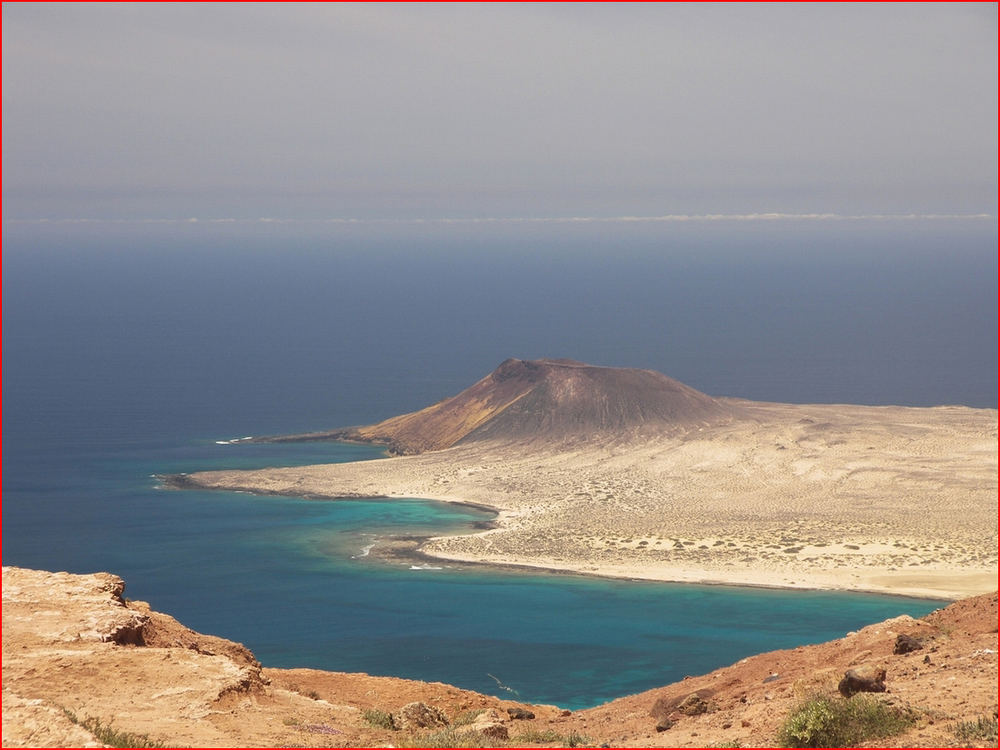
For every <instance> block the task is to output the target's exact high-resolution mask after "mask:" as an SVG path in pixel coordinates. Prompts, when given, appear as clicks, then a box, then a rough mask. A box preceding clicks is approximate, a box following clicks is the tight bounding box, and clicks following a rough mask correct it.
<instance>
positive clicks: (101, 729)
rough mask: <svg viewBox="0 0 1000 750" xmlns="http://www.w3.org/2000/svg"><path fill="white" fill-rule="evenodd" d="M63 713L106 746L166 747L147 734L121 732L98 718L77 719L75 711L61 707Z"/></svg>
mask: <svg viewBox="0 0 1000 750" xmlns="http://www.w3.org/2000/svg"><path fill="white" fill-rule="evenodd" d="M63 713H64V714H66V718H67V719H69V720H70V721H72V722H73V723H74V724H78V725H79V726H81V727H83V728H84V729H86V730H87V731H88V732H90V733H91V734H92V735H94V737H96V738H97V739H98V741H100V742H101V743H102V744H104V745H106V746H108V747H166V745H164V744H163V743H162V742H158V741H157V740H152V739H150V737H149V735H148V734H135V733H134V732H121V731H119V730H117V729H115V728H114V727H112V726H111V725H110V724H104V723H103V722H101V720H100V719H94V718H86V719H79V718H77V715H76V714H75V713H73V712H72V711H70V710H69V709H67V708H64V709H63Z"/></svg>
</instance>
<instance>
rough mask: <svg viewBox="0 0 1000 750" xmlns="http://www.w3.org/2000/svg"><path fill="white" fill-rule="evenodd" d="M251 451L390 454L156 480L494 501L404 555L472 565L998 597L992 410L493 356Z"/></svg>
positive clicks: (310, 493) (260, 490) (303, 492)
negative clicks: (418, 400) (791, 398)
mask: <svg viewBox="0 0 1000 750" xmlns="http://www.w3.org/2000/svg"><path fill="white" fill-rule="evenodd" d="M254 439H255V440H274V441H287V440H299V441H301V440H349V441H360V442H366V443H372V444H376V445H383V446H385V448H386V451H387V457H386V458H384V459H378V460H370V461H361V462H355V463H343V464H326V465H314V466H298V467H288V468H269V469H262V470H255V471H210V472H198V473H191V474H182V475H174V476H171V477H165V478H164V481H165V484H167V485H168V486H172V487H181V488H183V487H199V488H209V489H220V490H241V491H248V492H252V493H257V494H279V495H290V496H298V497H308V498H329V499H336V498H346V497H380V496H381V497H389V498H392V497H419V498H427V499H437V500H443V501H449V502H462V503H472V504H476V505H479V506H485V507H489V508H493V509H495V510H496V512H497V518H496V522H495V524H493V528H489V529H485V530H482V531H480V532H478V533H473V534H466V535H462V536H449V537H436V538H431V539H428V540H426V541H424V542H423V543H422V544H421V545H420V547H419V553H420V554H422V555H427V556H431V557H433V558H437V559H441V560H451V561H461V562H463V563H468V564H488V565H502V566H522V567H532V568H544V569H547V570H558V571H566V572H572V573H580V574H588V575H600V576H613V577H624V578H633V579H646V580H659V581H678V582H697V583H726V584H738V585H759V586H779V587H791V588H795V587H802V588H825V589H843V590H852V591H876V592H884V593H892V594H903V595H911V596H926V597H939V598H951V599H957V598H960V597H963V596H970V595H975V594H982V593H986V592H989V591H993V590H995V589H996V582H997V512H996V498H997V411H996V410H995V409H977V408H970V407H966V406H951V405H946V406H935V407H905V406H863V405H850V404H783V403H765V402H757V401H749V400H745V399H735V398H717V397H711V396H708V395H706V394H704V393H701V392H699V391H697V390H695V389H693V388H690V387H688V386H686V385H684V384H682V383H679V382H678V381H676V380H673V379H671V378H669V377H667V376H665V375H662V374H660V373H657V372H653V371H650V370H639V369H631V368H617V367H600V366H594V365H588V364H584V363H582V362H576V361H573V360H566V359H541V360H533V361H525V360H519V359H508V360H507V361H505V362H503V363H502V364H501V365H500V366H499V367H498V368H497V369H496V370H494V371H493V372H492V373H490V374H488V375H487V376H485V377H484V378H482V379H481V380H479V381H478V382H476V383H475V384H473V385H472V386H470V387H469V388H467V389H465V390H464V391H462V392H461V393H459V394H457V395H455V396H452V397H451V398H447V399H444V400H443V401H440V402H438V403H436V404H433V405H431V406H428V407H427V408H425V409H422V410H420V411H417V412H413V413H410V414H404V415H400V416H397V417H393V418H391V419H387V420H385V421H382V422H379V423H377V424H373V425H367V426H360V427H349V428H343V429H337V430H331V431H329V432H322V433H310V434H305V435H289V436H276V437H268V438H254ZM248 501H250V500H248Z"/></svg>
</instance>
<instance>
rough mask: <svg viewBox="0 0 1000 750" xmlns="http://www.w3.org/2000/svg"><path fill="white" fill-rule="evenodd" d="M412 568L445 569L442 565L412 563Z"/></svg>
mask: <svg viewBox="0 0 1000 750" xmlns="http://www.w3.org/2000/svg"><path fill="white" fill-rule="evenodd" d="M410 570H444V568H442V567H441V566H440V565H411V566H410Z"/></svg>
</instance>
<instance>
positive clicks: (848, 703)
mask: <svg viewBox="0 0 1000 750" xmlns="http://www.w3.org/2000/svg"><path fill="white" fill-rule="evenodd" d="M914 721H915V717H914V716H913V715H912V714H911V713H910V712H909V711H904V710H900V709H899V708H896V707H895V706H890V705H887V704H886V703H884V702H883V701H880V700H878V699H876V698H873V697H871V696H870V695H865V694H860V693H859V694H858V695H855V696H853V697H851V698H847V699H845V698H829V697H827V696H817V697H815V698H812V699H810V700H807V701H806V702H805V703H802V704H801V705H799V706H798V708H796V709H794V710H793V711H792V713H791V714H789V716H788V718H787V719H786V720H785V723H784V724H783V725H782V726H781V729H779V730H778V743H779V744H780V745H781V747H856V746H857V745H858V744H860V743H862V742H869V741H871V740H877V739H880V738H882V737H891V736H892V735H894V734H899V733H900V732H903V731H905V730H906V729H907V728H909V727H910V726H912V725H913V723H914Z"/></svg>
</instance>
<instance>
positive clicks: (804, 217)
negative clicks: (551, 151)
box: [3, 212, 997, 225]
mask: <svg viewBox="0 0 1000 750" xmlns="http://www.w3.org/2000/svg"><path fill="white" fill-rule="evenodd" d="M996 218H997V217H996V215H995V214H989V213H974V214H958V213H897V214H888V213H873V214H839V213H832V212H826V213H784V212H762V213H742V214H739V213H703V214H661V215H655V216H628V215H626V216H538V217H534V216H483V217H448V216H442V217H413V218H384V217H383V218H357V217H327V218H288V217H272V216H261V217H256V218H246V217H245V218H235V217H214V218H201V217H195V216H191V217H183V218H178V217H146V218H131V219H127V218H92V217H80V218H50V217H43V218H35V219H6V218H5V219H3V223H4V224H32V225H45V224H330V225H338V224H340V225H406V224H445V225H448V224H618V223H620V224H626V223H663V224H666V223H685V222H702V223H707V222H761V221H765V222H768V221H942V220H943V221H962V220H977V221H979V220H984V219H996Z"/></svg>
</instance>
